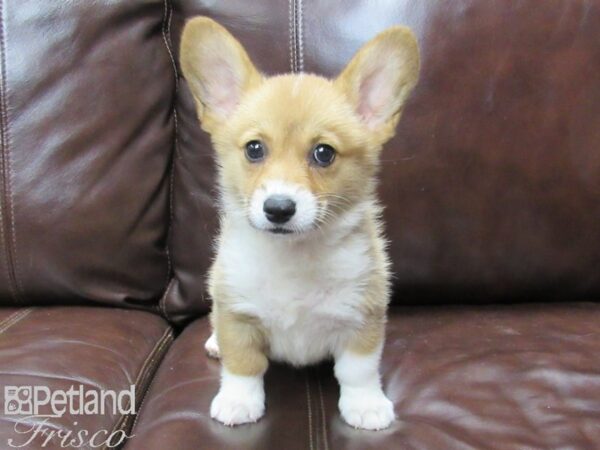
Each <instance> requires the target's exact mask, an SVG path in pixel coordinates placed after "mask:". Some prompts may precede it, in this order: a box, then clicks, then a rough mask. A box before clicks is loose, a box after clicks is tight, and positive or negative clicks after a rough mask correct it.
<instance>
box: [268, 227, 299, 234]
mask: <svg viewBox="0 0 600 450" xmlns="http://www.w3.org/2000/svg"><path fill="white" fill-rule="evenodd" d="M267 231H268V232H269V233H273V234H292V233H293V231H292V230H289V229H287V228H281V227H277V228H269V229H268V230H267Z"/></svg>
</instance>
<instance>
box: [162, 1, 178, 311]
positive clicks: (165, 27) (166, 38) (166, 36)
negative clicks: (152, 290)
mask: <svg viewBox="0 0 600 450" xmlns="http://www.w3.org/2000/svg"><path fill="white" fill-rule="evenodd" d="M172 17H173V5H172V4H171V3H169V1H168V0H164V15H163V24H162V37H163V42H164V43H165V47H166V49H167V53H168V54H169V58H170V60H171V65H172V67H173V73H174V75H175V93H174V98H173V109H172V113H173V127H174V130H173V133H174V136H173V154H172V156H171V160H170V163H171V170H170V174H169V223H168V225H167V242H166V250H165V253H166V254H167V285H166V288H165V292H164V295H163V296H162V298H161V299H160V301H159V304H158V307H159V310H160V311H161V312H162V314H163V315H164V317H165V318H167V319H169V315H168V312H167V306H166V300H167V296H168V294H169V292H170V287H171V284H172V282H173V279H174V276H175V275H174V269H173V262H172V260H171V249H170V242H171V230H172V228H173V216H174V213H173V197H174V193H173V186H174V181H173V179H174V178H175V157H176V155H178V154H179V150H178V149H179V138H178V136H179V123H178V119H177V97H178V94H179V73H178V71H177V63H176V62H175V57H174V56H173V51H172V48H171V47H172V40H171V19H172Z"/></svg>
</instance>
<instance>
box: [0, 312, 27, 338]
mask: <svg viewBox="0 0 600 450" xmlns="http://www.w3.org/2000/svg"><path fill="white" fill-rule="evenodd" d="M32 311H33V308H27V309H23V310H20V311H16V312H14V313H12V314H11V315H10V316H8V317H7V318H6V319H4V320H3V321H2V322H0V334H2V333H4V332H5V331H6V330H8V329H9V328H11V327H12V326H13V325H15V324H17V323H19V322H21V321H22V320H23V319H24V318H25V317H27V316H28V315H29V314H30V313H31V312H32Z"/></svg>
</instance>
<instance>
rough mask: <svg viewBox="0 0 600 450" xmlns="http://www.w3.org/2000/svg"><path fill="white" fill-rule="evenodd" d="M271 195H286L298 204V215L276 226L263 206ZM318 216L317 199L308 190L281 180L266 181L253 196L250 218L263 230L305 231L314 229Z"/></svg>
mask: <svg viewBox="0 0 600 450" xmlns="http://www.w3.org/2000/svg"><path fill="white" fill-rule="evenodd" d="M271 195H285V196H286V197H289V198H290V199H292V200H293V201H294V202H295V203H296V214H294V216H293V217H292V218H291V219H290V221H289V222H286V223H285V224H283V225H274V224H272V223H271V222H269V220H268V219H267V217H266V216H265V213H264V211H263V204H264V203H265V200H266V199H267V198H268V197H270V196H271ZM317 214H318V205H317V199H316V198H315V196H314V195H313V194H312V193H311V192H310V191H309V190H308V189H306V188H304V187H302V186H299V185H296V184H291V183H286V182H284V181H280V180H270V181H266V182H265V183H264V184H263V185H262V186H260V187H259V188H258V189H256V191H255V192H254V193H253V194H252V198H251V200H250V211H249V217H250V221H251V222H252V224H253V225H254V226H255V227H256V228H259V229H261V230H269V229H272V228H285V229H289V230H295V231H305V230H308V229H310V228H312V227H313V226H314V224H315V220H316V219H317Z"/></svg>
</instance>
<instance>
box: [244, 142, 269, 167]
mask: <svg viewBox="0 0 600 450" xmlns="http://www.w3.org/2000/svg"><path fill="white" fill-rule="evenodd" d="M264 157H265V147H264V146H263V143H262V142H260V141H250V142H248V143H247V144H246V158H248V161H250V162H258V161H261V160H262V159H263V158H264Z"/></svg>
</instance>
